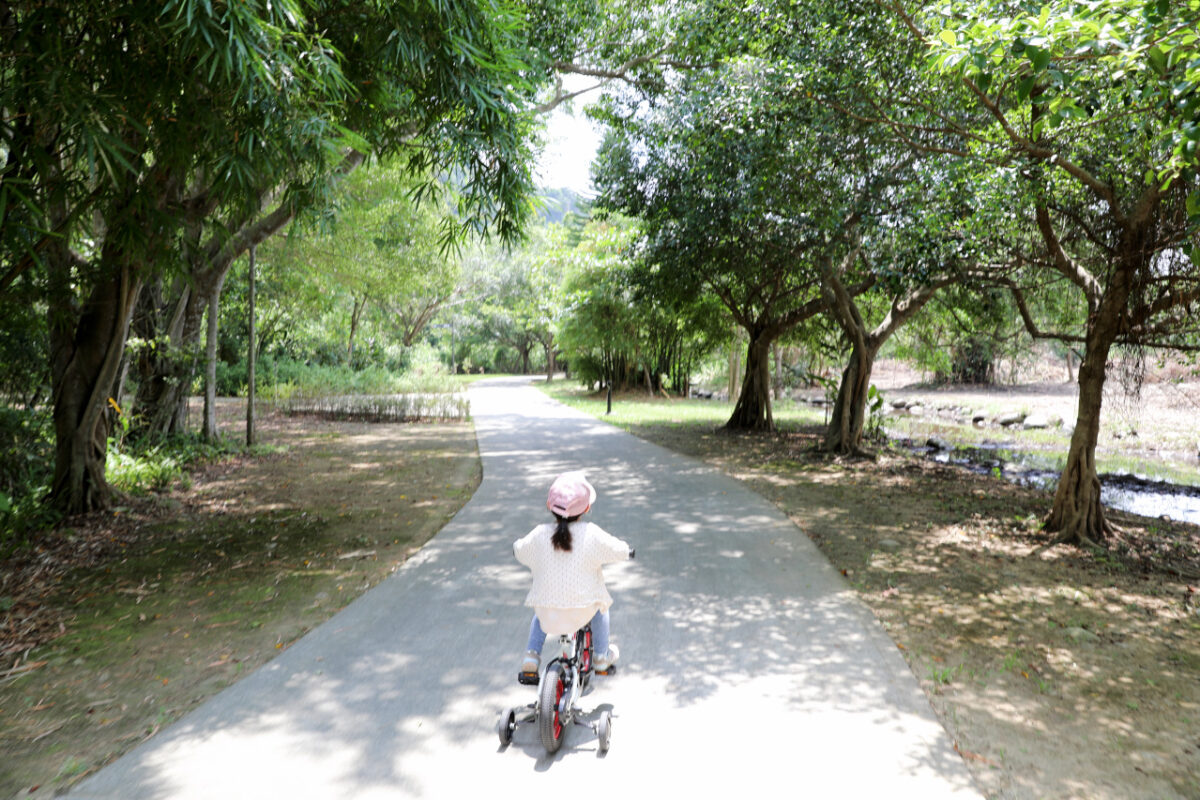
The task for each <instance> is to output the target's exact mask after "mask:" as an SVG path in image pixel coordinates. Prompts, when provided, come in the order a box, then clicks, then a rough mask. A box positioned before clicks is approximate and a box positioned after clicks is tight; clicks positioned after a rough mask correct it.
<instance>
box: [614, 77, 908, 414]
mask: <svg viewBox="0 0 1200 800" xmlns="http://www.w3.org/2000/svg"><path fill="white" fill-rule="evenodd" d="M609 119H610V121H611V122H612V123H613V125H614V132H613V134H611V136H610V138H609V139H608V140H607V141H606V143H605V145H604V148H603V149H602V152H601V162H600V163H601V166H600V168H599V170H598V177H599V183H600V185H601V186H602V197H601V201H600V202H601V204H602V205H606V206H608V207H611V208H615V209H619V210H621V211H623V212H625V213H628V214H631V215H633V216H636V217H638V218H639V219H641V221H642V224H643V228H644V230H645V243H644V247H645V260H646V263H647V264H648V266H649V268H650V269H651V270H652V272H653V273H654V275H655V278H654V280H656V281H657V282H659V283H660V284H661V285H669V286H671V287H672V291H673V292H674V293H676V294H678V295H680V296H695V295H698V294H699V293H702V292H707V293H711V294H712V295H713V296H714V297H716V298H718V299H719V300H720V301H721V303H722V304H723V305H724V306H725V307H726V309H727V310H728V311H729V313H730V314H731V315H732V317H733V319H734V321H735V322H736V323H737V325H738V326H740V327H741V328H742V329H743V330H745V331H746V333H747V336H748V340H749V341H748V344H747V357H746V372H745V378H744V380H743V382H742V386H741V391H740V394H739V396H738V400H737V404H736V406H735V408H734V411H733V414H732V416H731V417H730V419H729V421H728V423H727V427H729V428H740V429H761V430H770V429H772V428H773V427H774V422H773V419H772V415H771V406H770V396H771V391H770V381H769V378H768V375H769V372H768V370H769V355H770V348H771V345H772V343H774V342H775V341H777V340H778V339H779V338H780V337H781V336H783V335H785V334H786V333H787V332H788V331H790V330H792V329H793V328H794V327H795V326H796V325H798V324H800V323H801V322H803V321H804V320H807V319H810V318H812V317H813V316H815V315H817V314H820V313H823V312H824V311H825V310H826V304H827V301H826V298H825V297H823V296H822V293H821V286H822V281H823V277H824V279H825V280H826V282H828V280H830V279H832V278H834V277H836V278H838V279H839V280H841V279H843V278H845V277H846V276H848V275H850V274H851V270H852V268H853V267H854V266H855V264H856V262H857V261H858V258H859V255H860V253H861V250H862V235H861V230H860V228H861V226H862V224H863V222H864V220H865V219H867V218H868V217H869V216H870V215H869V214H864V209H865V208H867V207H868V206H869V205H870V203H871V202H872V199H873V198H875V197H877V196H878V194H879V192H881V191H882V189H883V187H884V185H885V184H886V182H887V181H886V180H881V178H883V177H884V174H885V170H884V167H885V163H884V162H883V161H882V160H880V159H879V158H878V156H879V153H878V151H877V150H874V149H873V146H872V144H871V143H870V142H869V141H867V140H866V139H864V138H862V137H861V136H858V135H856V134H855V132H854V131H852V130H849V129H848V128H847V127H845V126H843V127H841V128H837V127H835V126H834V125H832V124H831V119H830V117H828V116H826V115H823V112H822V109H821V107H820V106H818V105H816V104H814V103H812V102H811V101H810V100H809V98H808V96H807V93H806V91H805V90H804V88H803V86H802V84H801V82H800V81H799V80H797V74H796V70H794V69H791V68H788V67H787V66H786V65H780V64H779V63H777V62H773V61H770V60H764V59H760V58H754V57H744V58H736V59H730V60H729V61H728V62H727V63H726V64H724V65H723V66H722V68H721V69H719V70H716V71H714V72H712V73H710V74H704V75H701V74H694V75H689V76H687V77H686V78H685V79H684V80H683V81H682V88H681V89H680V91H678V92H677V93H674V94H672V95H669V96H665V97H660V98H656V100H655V102H654V103H653V104H647V106H646V107H644V108H639V107H638V106H637V104H636V102H635V103H631V104H630V107H627V108H619V107H614V108H613V109H612V110H611V111H610V113H609ZM886 166H891V167H894V166H895V164H894V163H892V164H890V165H886ZM847 280H848V284H849V286H850V288H849V289H848V292H849V294H851V295H854V294H858V293H859V292H861V291H863V290H865V288H866V287H867V286H868V285H869V282H870V281H869V279H868V280H867V281H866V282H858V283H855V282H853V281H852V280H849V279H847Z"/></svg>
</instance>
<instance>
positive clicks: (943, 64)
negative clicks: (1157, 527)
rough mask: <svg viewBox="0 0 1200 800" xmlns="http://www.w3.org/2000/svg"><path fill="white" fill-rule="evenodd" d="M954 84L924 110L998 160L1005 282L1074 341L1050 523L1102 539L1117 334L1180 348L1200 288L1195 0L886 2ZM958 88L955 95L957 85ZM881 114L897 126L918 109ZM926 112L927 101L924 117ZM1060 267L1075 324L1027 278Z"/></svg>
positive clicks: (960, 141)
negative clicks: (1077, 302)
mask: <svg viewBox="0 0 1200 800" xmlns="http://www.w3.org/2000/svg"><path fill="white" fill-rule="evenodd" d="M882 4H883V5H885V6H887V7H889V8H890V9H892V10H893V11H894V13H895V14H896V15H897V17H896V18H897V19H898V20H899V21H900V22H901V23H902V24H903V25H905V26H906V27H907V28H908V30H909V31H910V32H911V35H912V36H913V37H916V38H917V39H919V40H920V41H922V42H925V43H927V44H928V45H929V47H930V48H931V51H932V58H933V65H934V67H935V68H936V70H938V72H939V74H941V75H944V76H947V77H948V78H950V79H952V80H953V81H954V82H955V84H956V85H955V86H954V87H953V91H954V92H955V93H957V92H959V91H962V92H964V93H965V96H966V100H965V102H963V103H962V105H960V106H959V107H957V108H944V109H941V110H940V113H939V110H937V109H927V111H928V112H929V113H930V114H934V115H936V118H937V120H938V121H937V123H936V126H937V128H938V129H939V131H940V133H941V134H942V135H943V136H946V137H949V138H952V139H954V140H956V141H957V145H956V146H954V147H953V148H950V149H952V150H953V151H954V152H956V153H957V155H959V157H961V158H964V159H975V160H980V161H984V162H986V163H989V164H992V165H995V167H996V168H997V170H998V172H999V173H1000V174H1001V175H1003V176H1004V178H1005V179H1006V180H1005V183H1004V184H1003V188H1004V189H1005V191H1006V193H1007V196H1005V197H1003V198H1002V199H1001V202H1008V203H1009V204H1010V205H1012V206H1013V207H1015V208H1017V209H1019V210H1020V212H1021V215H1022V218H1023V221H1024V223H1025V224H1026V225H1027V230H1029V231H1030V232H1031V235H1030V236H1028V237H1027V238H1025V239H1024V240H1018V241H1014V242H1013V243H1012V249H1011V253H1010V257H1011V259H1012V261H1013V263H1015V264H1019V265H1020V266H1022V267H1023V272H1022V274H1021V276H1020V277H1019V278H1018V279H1016V280H1013V281H1011V282H1009V286H1010V287H1011V288H1012V289H1013V290H1014V293H1015V297H1016V300H1017V304H1018V307H1019V308H1020V309H1021V313H1022V318H1023V320H1024V321H1025V323H1026V327H1027V328H1028V330H1029V332H1030V333H1031V334H1032V335H1033V336H1034V337H1036V338H1055V339H1059V340H1062V341H1068V342H1075V343H1077V344H1078V345H1080V346H1081V347H1082V350H1083V360H1082V363H1081V364H1080V367H1079V373H1078V385H1079V405H1078V412H1077V420H1076V425H1075V430H1074V433H1073V435H1072V439H1071V446H1070V450H1069V452H1068V455H1067V460H1066V465H1065V467H1064V469H1063V473H1062V476H1061V477H1060V479H1059V483H1058V489H1057V492H1056V496H1055V500H1054V505H1053V507H1052V508H1051V510H1050V512H1049V514H1048V516H1047V519H1046V527H1047V529H1048V530H1051V531H1056V532H1058V534H1059V536H1058V540H1059V541H1063V542H1072V543H1080V544H1097V543H1101V542H1103V541H1104V540H1105V539H1106V537H1107V536H1108V534H1109V533H1110V531H1111V526H1110V524H1109V523H1108V522H1107V520H1106V519H1105V515H1104V511H1103V507H1102V506H1101V503H1100V481H1099V477H1098V474H1097V470H1096V464H1095V449H1096V441H1097V438H1098V434H1099V430H1100V408H1101V403H1102V400H1103V388H1104V383H1105V380H1106V376H1107V364H1108V360H1109V358H1110V355H1111V354H1112V353H1113V351H1114V349H1115V348H1130V347H1132V348H1145V347H1166V348H1186V347H1192V346H1193V344H1192V340H1190V337H1192V336H1194V333H1195V330H1196V319H1197V318H1196V316H1195V315H1193V314H1192V313H1191V312H1190V309H1191V307H1192V306H1193V304H1195V303H1196V302H1197V301H1200V266H1198V265H1200V240H1198V238H1197V230H1198V227H1200V225H1198V223H1200V183H1198V182H1197V173H1196V163H1197V148H1198V144H1200V119H1198V117H1197V112H1198V110H1200V88H1198V87H1200V59H1198V58H1197V56H1198V55H1200V44H1198V37H1197V34H1196V29H1197V25H1198V24H1200V2H1197V0H1184V2H1166V1H1165V0H1163V1H1162V2H1150V3H1145V2H1141V1H1140V0H1139V1H1138V2H1132V0H1117V1H1116V2H1105V3H1051V4H1047V5H1044V6H1042V7H1040V8H1039V9H1038V11H1037V12H1036V13H1026V12H1024V11H1023V10H1022V9H1020V8H1013V9H1007V11H1011V12H1012V13H1001V12H1002V11H1003V10H1002V9H997V10H993V9H992V8H991V6H990V5H985V4H982V3H978V2H952V3H948V4H942V6H940V7H939V8H938V10H937V13H936V14H934V13H932V12H933V10H932V9H928V10H922V11H919V12H918V11H915V10H914V11H909V10H908V9H907V8H906V7H905V4H902V3H899V2H895V3H882ZM957 96H959V97H961V96H962V95H957ZM881 116H887V118H888V119H889V122H890V124H892V125H893V127H894V129H895V130H897V131H898V132H900V133H901V134H902V135H906V136H907V135H910V134H912V132H913V131H914V130H916V126H915V120H906V119H901V118H899V117H898V116H897V115H895V114H892V115H882V114H881ZM930 118H931V117H930V116H926V117H925V119H926V120H929V119H930ZM1047 280H1058V281H1061V282H1062V283H1063V284H1064V285H1066V286H1070V287H1072V289H1073V290H1074V291H1076V292H1078V293H1079V295H1080V296H1081V298H1082V299H1083V300H1084V301H1085V302H1086V305H1087V309H1088V312H1087V320H1086V325H1085V329H1084V330H1083V331H1082V332H1075V331H1072V330H1044V329H1043V328H1042V327H1040V326H1039V325H1038V323H1037V320H1036V319H1035V318H1034V316H1033V315H1032V314H1031V313H1030V312H1029V309H1028V304H1027V303H1026V301H1025V295H1024V288H1025V286H1027V285H1028V284H1029V283H1030V282H1031V281H1032V282H1034V283H1039V282H1043V281H1047Z"/></svg>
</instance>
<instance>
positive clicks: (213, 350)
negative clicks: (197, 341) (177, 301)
mask: <svg viewBox="0 0 1200 800" xmlns="http://www.w3.org/2000/svg"><path fill="white" fill-rule="evenodd" d="M222 277H224V276H222ZM220 284H221V281H218V283H217V287H216V289H214V290H213V292H212V293H211V294H210V295H209V298H208V326H207V328H208V330H207V338H206V344H207V346H206V347H205V352H204V426H203V436H204V440H205V441H208V442H212V441H216V439H217V437H218V436H219V435H220V433H221V432H220V431H219V430H218V429H217V321H218V319H219V317H220V315H221V285H220Z"/></svg>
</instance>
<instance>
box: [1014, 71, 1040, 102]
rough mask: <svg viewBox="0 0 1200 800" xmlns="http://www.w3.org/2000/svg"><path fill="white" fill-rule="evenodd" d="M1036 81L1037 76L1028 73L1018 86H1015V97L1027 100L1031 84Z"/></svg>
mask: <svg viewBox="0 0 1200 800" xmlns="http://www.w3.org/2000/svg"><path fill="white" fill-rule="evenodd" d="M1036 83H1037V77H1036V76H1033V75H1030V76H1029V77H1028V78H1026V79H1025V80H1023V81H1021V84H1020V86H1018V87H1017V97H1018V98H1019V99H1021V100H1028V99H1029V93H1030V92H1032V91H1033V86H1034V84H1036Z"/></svg>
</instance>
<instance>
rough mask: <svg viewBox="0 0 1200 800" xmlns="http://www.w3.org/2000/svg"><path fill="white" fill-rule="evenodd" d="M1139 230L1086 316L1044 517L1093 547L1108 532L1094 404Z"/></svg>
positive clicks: (1135, 258)
mask: <svg viewBox="0 0 1200 800" xmlns="http://www.w3.org/2000/svg"><path fill="white" fill-rule="evenodd" d="M1140 233H1141V232H1140V231H1136V230H1135V231H1132V232H1127V235H1126V237H1125V241H1124V242H1123V245H1124V246H1123V248H1122V253H1121V256H1122V257H1121V262H1120V266H1119V267H1118V268H1117V269H1115V270H1114V271H1113V273H1112V277H1111V278H1110V279H1109V282H1108V286H1107V287H1105V289H1104V291H1103V293H1102V294H1101V295H1099V302H1098V303H1096V304H1095V306H1094V311H1093V312H1092V313H1091V314H1089V316H1088V324H1087V335H1086V337H1085V339H1086V341H1085V342H1084V351H1083V360H1082V361H1081V362H1080V363H1079V370H1078V372H1077V374H1078V376H1079V377H1078V383H1079V405H1078V410H1077V412H1076V416H1075V431H1074V433H1072V434H1071V449H1070V450H1069V451H1068V452H1067V463H1066V465H1065V466H1064V467H1063V471H1062V475H1061V476H1060V477H1059V479H1058V489H1057V491H1056V492H1055V494H1054V505H1053V506H1052V507H1051V509H1050V513H1049V515H1048V516H1047V517H1046V523H1045V527H1046V530H1048V531H1051V532H1057V533H1058V539H1057V541H1058V542H1062V543H1066V544H1078V545H1088V546H1099V545H1100V544H1101V543H1102V542H1104V541H1105V540H1106V539H1107V538H1108V536H1109V534H1111V533H1112V525H1111V524H1110V523H1109V522H1108V520H1107V519H1105V516H1104V506H1103V505H1101V504H1100V474H1099V472H1098V471H1097V470H1096V441H1097V439H1098V438H1099V435H1100V407H1101V405H1102V403H1103V401H1104V380H1105V377H1106V374H1107V370H1108V354H1109V352H1110V351H1111V350H1112V346H1113V343H1114V342H1115V341H1116V339H1117V336H1118V334H1119V332H1120V330H1121V327H1122V325H1123V324H1124V320H1125V313H1126V309H1127V306H1128V302H1129V295H1130V291H1131V287H1132V285H1133V279H1134V276H1135V275H1136V274H1137V272H1138V270H1139V268H1141V267H1142V264H1141V259H1142V254H1141V250H1142V249H1141V247H1140V241H1139V238H1138V235H1139V234H1140Z"/></svg>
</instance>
